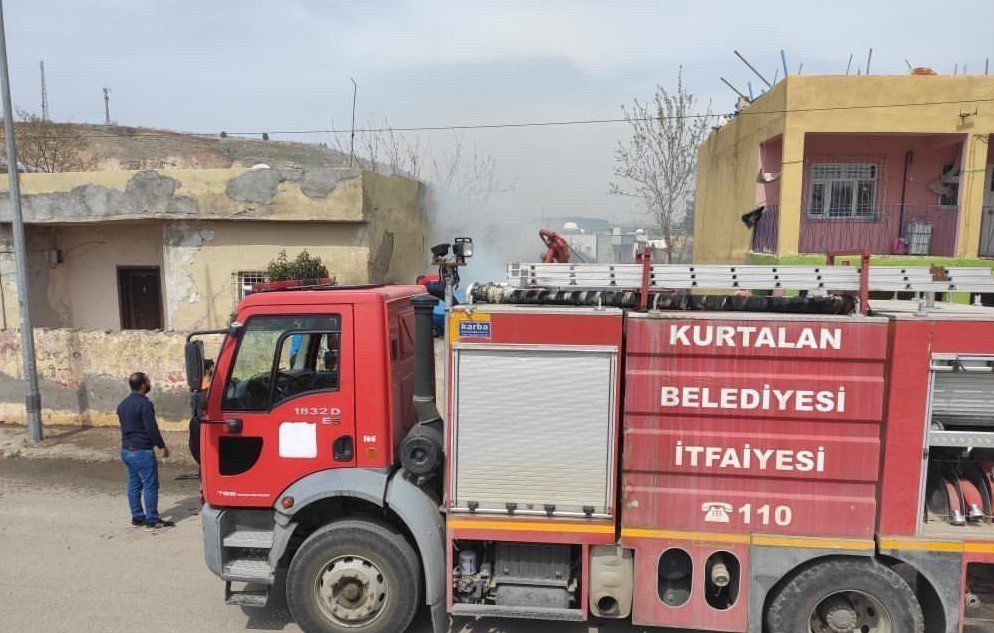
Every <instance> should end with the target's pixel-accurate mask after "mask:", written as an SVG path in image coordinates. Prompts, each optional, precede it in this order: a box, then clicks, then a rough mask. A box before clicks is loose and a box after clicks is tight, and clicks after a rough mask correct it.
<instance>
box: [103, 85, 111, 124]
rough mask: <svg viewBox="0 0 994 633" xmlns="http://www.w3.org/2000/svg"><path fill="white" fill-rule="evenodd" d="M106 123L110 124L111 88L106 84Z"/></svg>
mask: <svg viewBox="0 0 994 633" xmlns="http://www.w3.org/2000/svg"><path fill="white" fill-rule="evenodd" d="M104 125H110V88H108V87H107V86H104Z"/></svg>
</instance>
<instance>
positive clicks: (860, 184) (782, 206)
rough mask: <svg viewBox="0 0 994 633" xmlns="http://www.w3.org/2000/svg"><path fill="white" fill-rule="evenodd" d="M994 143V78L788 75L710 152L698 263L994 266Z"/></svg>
mask: <svg viewBox="0 0 994 633" xmlns="http://www.w3.org/2000/svg"><path fill="white" fill-rule="evenodd" d="M992 139H994V77H976V76H973V77H969V76H958V77H938V76H908V77H900V76H897V77H885V76H869V77H865V76H864V77H797V76H791V77H788V78H787V79H786V80H784V81H782V82H781V83H779V84H778V85H777V86H775V87H774V88H773V89H772V90H771V91H769V92H767V93H766V94H764V95H762V96H760V97H759V98H758V99H756V101H754V102H753V103H752V104H750V105H749V106H748V107H747V108H745V109H744V110H742V111H741V112H740V113H739V114H738V116H737V117H736V118H734V119H733V120H732V121H731V122H730V123H728V124H727V125H725V126H723V127H722V128H720V129H718V130H717V131H716V132H714V133H713V134H712V135H711V136H710V137H709V138H708V139H707V140H706V141H705V143H704V144H703V145H702V146H701V149H700V151H699V155H698V193H697V214H698V217H697V222H696V225H695V251H696V253H695V261H698V262H718V261H723V262H728V261H743V260H746V261H749V260H750V258H751V259H752V260H764V261H765V260H766V259H768V257H767V256H769V255H774V256H777V257H778V258H781V259H782V258H783V257H784V256H791V255H796V254H813V253H825V252H829V251H840V250H864V249H865V250H869V251H870V252H871V253H873V254H876V255H900V256H909V255H910V256H934V257H953V258H959V259H964V258H985V257H994V149H992V147H991V146H992V142H991V141H992ZM758 206H762V207H764V208H763V211H762V216H761V217H760V219H759V221H758V222H757V223H755V225H754V226H752V227H746V226H744V225H743V223H742V222H741V220H740V216H741V215H743V214H744V213H745V212H747V211H749V210H750V209H753V208H755V207H758ZM753 255H757V256H761V257H751V256H753ZM764 258H765V259H764Z"/></svg>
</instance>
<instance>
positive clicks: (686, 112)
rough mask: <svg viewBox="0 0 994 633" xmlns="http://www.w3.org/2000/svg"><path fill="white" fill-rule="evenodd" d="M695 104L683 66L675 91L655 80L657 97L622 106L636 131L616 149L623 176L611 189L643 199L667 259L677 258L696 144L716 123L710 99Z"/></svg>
mask: <svg viewBox="0 0 994 633" xmlns="http://www.w3.org/2000/svg"><path fill="white" fill-rule="evenodd" d="M696 106H697V99H696V98H695V97H694V95H693V94H691V93H690V92H688V91H687V88H686V87H685V86H684V85H683V69H682V68H681V69H680V72H678V73H677V83H676V90H675V91H674V92H670V91H668V90H667V89H666V88H663V87H662V86H656V94H655V96H654V97H653V99H652V101H650V102H647V103H643V102H640V101H639V100H638V99H635V100H634V101H633V103H632V105H631V106H630V107H628V106H621V111H622V112H623V113H624V115H625V119H626V120H627V121H628V124H629V125H630V126H631V128H632V136H631V138H630V139H628V141H627V142H621V143H618V149H617V150H615V153H614V156H615V161H616V162H617V165H616V166H615V169H614V173H615V176H617V177H618V179H619V180H618V181H617V182H612V183H611V186H610V192H611V193H613V194H616V195H621V196H630V197H633V198H637V199H639V200H641V201H642V204H643V205H644V206H645V209H646V211H647V212H648V213H649V214H650V216H651V217H652V219H653V221H654V222H655V224H656V225H657V226H658V227H659V230H660V232H661V233H662V237H663V239H664V240H665V242H666V247H665V253H666V261H667V262H671V261H672V259H673V246H674V239H673V238H674V237H675V236H676V235H677V234H678V233H679V232H680V228H681V225H683V224H684V222H685V216H686V215H687V210H688V206H687V201H688V200H690V199H691V198H692V197H693V195H694V170H695V169H696V166H697V147H698V145H700V144H701V142H702V141H703V140H704V139H705V137H707V135H708V133H709V132H710V130H711V126H712V125H713V124H714V118H715V117H714V113H713V112H712V110H711V104H710V103H708V105H707V107H706V108H705V109H704V111H703V112H698V111H697V107H696Z"/></svg>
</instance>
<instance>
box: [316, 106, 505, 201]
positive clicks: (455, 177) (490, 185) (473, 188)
mask: <svg viewBox="0 0 994 633" xmlns="http://www.w3.org/2000/svg"><path fill="white" fill-rule="evenodd" d="M366 128H367V129H369V130H372V131H360V132H357V134H356V137H357V142H356V159H357V162H358V164H359V166H361V167H362V168H363V169H368V170H370V171H374V172H377V173H381V174H389V175H394V174H396V175H403V176H407V177H409V178H413V179H415V180H420V181H421V182H423V183H424V184H425V185H427V186H428V188H429V189H431V190H433V193H435V194H436V195H443V196H446V197H448V198H451V199H454V200H459V201H462V202H463V203H467V204H473V205H475V206H486V205H487V204H488V203H489V202H490V200H491V198H492V197H493V196H494V195H496V194H499V193H506V192H508V191H511V190H512V189H513V186H512V185H508V184H506V183H503V182H501V181H500V179H499V178H498V177H497V161H496V160H495V159H494V157H493V156H491V155H489V154H486V153H483V152H481V151H480V150H479V148H477V147H476V146H475V145H473V146H472V151H467V148H466V145H465V143H464V142H463V140H462V138H460V137H458V136H456V137H455V138H454V139H453V143H452V149H451V150H447V151H443V150H439V149H437V148H436V147H434V146H433V145H432V144H431V142H430V141H425V140H423V139H422V138H421V137H419V136H416V135H415V136H408V135H405V134H404V133H402V132H399V131H397V130H395V129H393V128H392V127H391V126H390V122H389V121H388V120H386V119H384V120H383V121H382V122H379V123H371V124H369V125H367V126H366ZM333 143H334V145H335V147H336V149H337V150H338V151H339V152H342V153H343V154H346V153H348V152H347V149H346V147H345V145H344V143H343V141H342V139H341V138H339V137H337V136H335V137H334V139H333Z"/></svg>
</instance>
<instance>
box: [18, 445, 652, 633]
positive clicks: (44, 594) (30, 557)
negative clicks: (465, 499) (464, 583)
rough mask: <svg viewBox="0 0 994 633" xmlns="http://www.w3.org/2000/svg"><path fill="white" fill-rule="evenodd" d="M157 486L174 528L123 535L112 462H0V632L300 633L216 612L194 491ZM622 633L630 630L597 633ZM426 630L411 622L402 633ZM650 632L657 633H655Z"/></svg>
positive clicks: (493, 629)
mask: <svg viewBox="0 0 994 633" xmlns="http://www.w3.org/2000/svg"><path fill="white" fill-rule="evenodd" d="M186 470H188V467H187V466H185V465H174V464H167V465H165V466H164V467H163V469H162V471H161V473H160V475H161V477H162V482H163V491H162V495H161V498H160V508H161V509H162V514H164V515H165V516H171V517H172V518H173V519H175V520H176V527H175V528H172V529H167V530H160V531H156V532H151V531H148V530H146V529H144V528H132V527H131V526H130V524H129V516H128V508H127V501H126V499H125V497H124V494H123V476H124V475H123V471H122V467H121V466H120V464H118V463H115V462H106V461H104V462H89V463H87V462H80V461H76V460H53V459H25V458H19V457H13V458H6V459H3V458H0V630H2V631H4V632H11V633H28V632H34V631H72V632H73V633H87V632H94V633H110V632H116V631H142V632H143V633H156V632H163V633H165V632H169V633H179V632H183V633H211V632H215V631H218V632H220V631H243V630H261V631H287V632H293V631H300V629H299V628H298V627H297V626H296V625H294V624H293V623H292V622H290V620H289V617H288V616H287V614H286V613H285V611H283V610H281V609H279V608H266V609H240V608H237V607H230V606H226V605H225V604H224V603H223V602H222V585H221V582H220V581H219V580H218V579H217V578H215V577H214V576H213V575H212V574H211V573H210V572H209V571H207V569H206V568H205V567H204V564H203V562H202V558H203V550H202V546H201V540H200V520H199V517H198V516H197V515H196V511H197V502H198V498H199V495H198V488H197V483H196V482H195V481H176V480H175V479H174V477H175V476H176V475H177V474H180V473H183V472H185V471H186ZM589 628H590V627H588V626H587V625H578V624H556V623H545V622H542V623H538V622H526V621H507V620H491V621H480V622H474V621H464V620H458V621H456V622H455V623H454V625H453V630H454V631H458V632H459V633H500V632H502V631H506V632H508V633H539V632H540V633H587V631H588V629H589ZM601 628H602V629H605V631H607V630H608V629H609V630H610V631H609V633H632V632H633V631H634V630H635V629H632V628H631V627H629V626H622V625H619V624H613V625H612V626H610V627H601ZM412 630H413V631H416V632H417V633H427V632H428V631H430V626H429V624H428V620H427V616H426V614H424V613H422V614H421V615H420V616H419V619H418V620H417V622H416V623H415V626H414V627H413V629H412ZM656 630H658V629H656Z"/></svg>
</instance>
